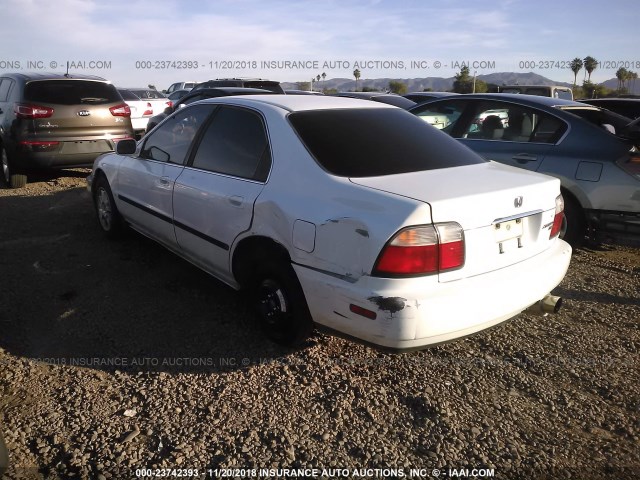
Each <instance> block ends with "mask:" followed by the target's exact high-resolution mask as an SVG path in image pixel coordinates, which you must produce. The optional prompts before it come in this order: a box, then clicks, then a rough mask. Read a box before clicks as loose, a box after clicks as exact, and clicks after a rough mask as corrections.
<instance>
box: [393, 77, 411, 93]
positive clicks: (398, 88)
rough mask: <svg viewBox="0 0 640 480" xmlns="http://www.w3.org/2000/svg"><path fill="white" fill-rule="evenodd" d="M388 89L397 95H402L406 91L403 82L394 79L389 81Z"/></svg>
mask: <svg viewBox="0 0 640 480" xmlns="http://www.w3.org/2000/svg"><path fill="white" fill-rule="evenodd" d="M389 90H390V91H391V92H392V93H397V94H398V95H404V94H405V93H407V91H408V90H407V85H406V84H405V83H402V82H398V81H396V80H391V81H390V82H389Z"/></svg>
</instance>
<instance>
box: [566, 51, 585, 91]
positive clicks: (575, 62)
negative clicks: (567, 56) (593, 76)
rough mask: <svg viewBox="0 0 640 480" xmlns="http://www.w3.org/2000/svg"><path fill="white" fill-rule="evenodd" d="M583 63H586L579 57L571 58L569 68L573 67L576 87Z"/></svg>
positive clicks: (574, 85)
mask: <svg viewBox="0 0 640 480" xmlns="http://www.w3.org/2000/svg"><path fill="white" fill-rule="evenodd" d="M583 65H584V64H583V63H582V60H581V59H580V58H578V57H576V58H574V59H573V60H571V64H570V66H569V68H571V71H572V72H573V88H576V82H577V81H578V72H579V71H580V70H582V66H583Z"/></svg>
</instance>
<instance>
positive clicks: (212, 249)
mask: <svg viewBox="0 0 640 480" xmlns="http://www.w3.org/2000/svg"><path fill="white" fill-rule="evenodd" d="M270 152H271V150H270V147H269V142H268V136H267V130H266V124H265V121H264V119H263V118H262V116H261V115H260V114H259V113H258V112H256V111H253V110H250V109H246V108H240V107H235V106H220V107H218V109H217V110H216V112H215V113H214V115H213V118H212V119H211V120H210V122H209V124H208V125H207V126H206V128H205V130H204V132H203V134H202V136H201V138H200V140H199V143H198V146H197V147H196V149H195V151H194V152H192V154H191V160H190V161H189V163H188V166H187V167H186V168H185V170H184V172H183V173H182V174H181V175H180V177H179V178H178V179H177V181H176V185H175V189H174V194H173V209H174V217H173V218H174V223H175V231H176V238H177V241H178V245H179V247H180V248H181V250H182V252H183V253H184V254H185V255H186V256H187V257H188V258H189V259H191V260H192V261H193V262H194V263H196V264H197V265H199V266H201V267H202V268H203V269H205V270H207V271H209V272H211V273H213V274H214V275H216V276H218V277H220V278H223V279H227V280H232V277H231V274H230V266H229V251H230V248H231V245H232V244H233V242H234V240H235V239H236V237H237V236H238V235H239V234H240V233H242V232H244V231H246V230H248V229H249V228H250V227H251V223H252V220H253V205H254V202H255V200H256V198H257V197H258V195H259V194H260V192H261V191H262V189H263V188H264V183H265V182H266V179H267V175H268V173H269V170H270V167H271V153H270Z"/></svg>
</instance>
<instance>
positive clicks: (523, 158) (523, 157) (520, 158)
mask: <svg viewBox="0 0 640 480" xmlns="http://www.w3.org/2000/svg"><path fill="white" fill-rule="evenodd" d="M511 158H512V159H513V160H515V161H517V162H519V163H527V162H535V161H536V160H538V156H537V155H529V154H528V153H519V154H517V155H514V156H513V157H511Z"/></svg>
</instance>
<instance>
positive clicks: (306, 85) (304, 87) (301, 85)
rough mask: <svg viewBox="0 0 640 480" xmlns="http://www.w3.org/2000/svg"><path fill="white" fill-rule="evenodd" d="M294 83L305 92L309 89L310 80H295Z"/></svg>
mask: <svg viewBox="0 0 640 480" xmlns="http://www.w3.org/2000/svg"><path fill="white" fill-rule="evenodd" d="M296 85H297V86H298V90H305V91H307V92H308V91H310V90H311V82H297V83H296Z"/></svg>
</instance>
